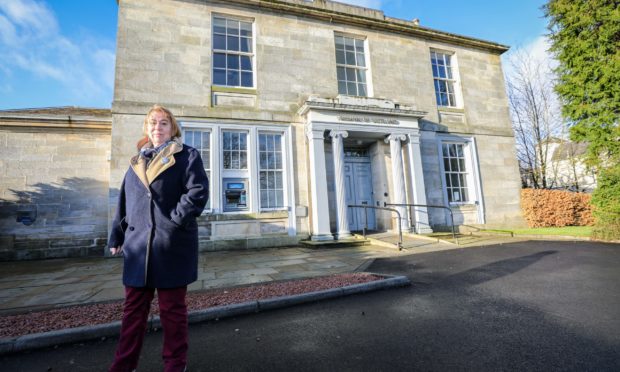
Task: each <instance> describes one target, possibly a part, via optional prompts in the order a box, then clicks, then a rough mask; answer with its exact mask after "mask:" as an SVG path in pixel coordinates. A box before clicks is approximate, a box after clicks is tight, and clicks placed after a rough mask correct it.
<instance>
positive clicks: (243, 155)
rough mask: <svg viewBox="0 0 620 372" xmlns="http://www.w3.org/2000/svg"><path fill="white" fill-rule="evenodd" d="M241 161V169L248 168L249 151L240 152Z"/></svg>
mask: <svg viewBox="0 0 620 372" xmlns="http://www.w3.org/2000/svg"><path fill="white" fill-rule="evenodd" d="M239 162H240V169H248V153H247V152H245V151H244V152H242V153H240V154H239Z"/></svg>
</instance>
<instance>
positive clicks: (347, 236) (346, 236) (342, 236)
mask: <svg viewBox="0 0 620 372" xmlns="http://www.w3.org/2000/svg"><path fill="white" fill-rule="evenodd" d="M352 237H353V234H351V233H350V232H348V231H347V232H344V233H338V234H336V239H338V240H341V239H350V238H352Z"/></svg>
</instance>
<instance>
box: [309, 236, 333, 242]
mask: <svg viewBox="0 0 620 372" xmlns="http://www.w3.org/2000/svg"><path fill="white" fill-rule="evenodd" d="M310 240H313V241H315V242H324V241H329V240H334V236H333V235H332V234H321V235H312V236H311V237H310Z"/></svg>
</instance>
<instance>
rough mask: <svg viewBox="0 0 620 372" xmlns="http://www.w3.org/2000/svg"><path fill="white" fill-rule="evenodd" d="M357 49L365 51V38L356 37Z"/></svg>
mask: <svg viewBox="0 0 620 372" xmlns="http://www.w3.org/2000/svg"><path fill="white" fill-rule="evenodd" d="M355 50H356V51H357V52H361V53H364V40H360V39H355Z"/></svg>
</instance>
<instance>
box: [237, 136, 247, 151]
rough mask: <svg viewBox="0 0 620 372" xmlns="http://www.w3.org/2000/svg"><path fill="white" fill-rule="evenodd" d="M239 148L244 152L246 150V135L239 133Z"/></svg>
mask: <svg viewBox="0 0 620 372" xmlns="http://www.w3.org/2000/svg"><path fill="white" fill-rule="evenodd" d="M239 148H240V149H241V150H244V151H246V150H247V149H248V134H247V133H239Z"/></svg>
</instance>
